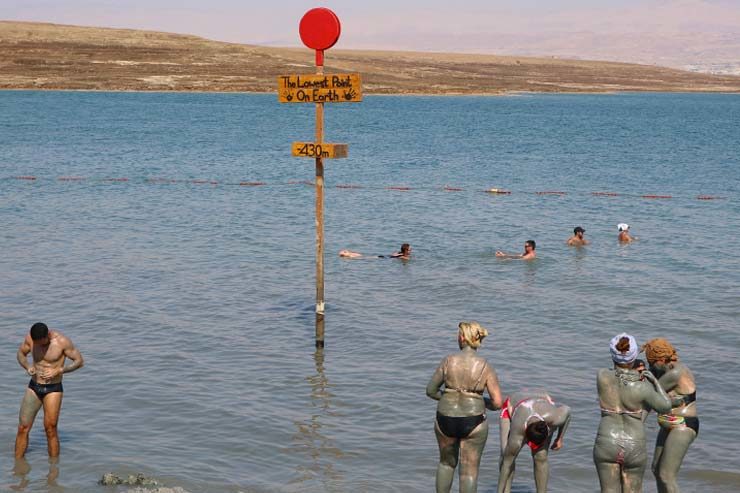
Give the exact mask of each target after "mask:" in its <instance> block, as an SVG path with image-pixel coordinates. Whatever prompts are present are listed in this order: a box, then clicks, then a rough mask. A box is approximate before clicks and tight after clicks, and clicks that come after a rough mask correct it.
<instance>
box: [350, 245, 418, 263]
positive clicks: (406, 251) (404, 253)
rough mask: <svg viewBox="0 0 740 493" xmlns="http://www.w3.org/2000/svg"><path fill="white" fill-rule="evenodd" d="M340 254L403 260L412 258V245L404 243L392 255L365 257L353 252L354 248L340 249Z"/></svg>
mask: <svg viewBox="0 0 740 493" xmlns="http://www.w3.org/2000/svg"><path fill="white" fill-rule="evenodd" d="M339 256H340V257H342V258H350V259H352V258H400V259H401V260H408V259H410V258H411V245H410V244H408V243H404V244H403V245H401V250H400V251H398V252H394V253H391V254H390V255H377V256H375V257H365V256H364V255H363V254H361V253H360V252H353V251H352V250H340V251H339Z"/></svg>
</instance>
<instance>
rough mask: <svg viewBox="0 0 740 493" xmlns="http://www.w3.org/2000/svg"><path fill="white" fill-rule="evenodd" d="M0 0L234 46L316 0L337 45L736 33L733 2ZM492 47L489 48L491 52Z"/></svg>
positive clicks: (268, 40)
mask: <svg viewBox="0 0 740 493" xmlns="http://www.w3.org/2000/svg"><path fill="white" fill-rule="evenodd" d="M457 3H458V4H459V5H460V6H455V4H454V3H453V2H451V1H450V0H365V1H360V0H326V1H323V2H316V1H305V0H280V1H272V2H270V1H264V0H259V1H258V0H239V1H237V0H208V1H202V0H201V1H195V0H0V19H4V20H29V21H46V22H55V23H62V24H77V25H91V26H107V27H128V28H136V29H152V30H158V31H168V32H178V33H189V34H196V35H199V36H204V37H207V38H210V39H217V40H222V41H233V42H241V43H256V44H271V45H282V46H289V45H299V44H300V41H299V38H298V32H297V31H298V27H297V26H298V21H299V20H300V18H301V16H302V15H303V13H304V12H305V11H306V10H308V9H309V8H312V7H315V6H326V7H329V8H331V9H332V10H334V11H335V12H336V13H337V15H338V16H339V17H340V19H341V21H342V38H341V39H340V42H339V44H338V45H337V47H341V48H384V49H388V48H397V49H416V50H428V49H444V48H448V49H450V50H453V51H460V50H463V51H465V50H471V49H473V50H475V51H486V50H487V49H488V48H489V47H488V46H486V44H487V43H489V44H493V45H495V44H496V43H495V42H492V41H491V40H492V39H495V36H496V35H499V34H500V35H502V36H503V37H502V38H501V39H505V40H507V41H506V42H508V43H511V42H515V41H516V39H517V37H527V36H533V35H541V34H543V33H578V32H594V33H598V34H624V33H630V32H651V33H666V34H668V33H670V34H676V33H686V32H693V33H696V32H707V33H713V34H718V33H730V34H732V33H734V34H737V33H738V32H739V31H740V0H515V1H503V0H460V1H459V2H457ZM497 48H499V47H498V46H491V47H490V49H491V50H492V51H495V50H496V49H497Z"/></svg>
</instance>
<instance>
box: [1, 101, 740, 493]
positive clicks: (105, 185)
mask: <svg viewBox="0 0 740 493" xmlns="http://www.w3.org/2000/svg"><path fill="white" fill-rule="evenodd" d="M312 125H313V109H312V108H311V107H309V106H301V105H279V104H278V103H277V101H276V97H275V96H274V95H235V94H229V95H222V94H124V93H117V94H113V93H73V92H2V93H0V165H1V166H2V168H1V169H2V172H0V221H1V223H2V225H3V234H2V236H1V238H2V243H1V244H0V245H1V246H2V252H3V254H2V256H0V276H1V278H0V279H1V281H2V286H3V290H2V293H1V294H0V314H2V316H1V317H0V324H2V330H0V344H2V347H3V348H4V350H3V356H2V358H0V372H2V374H3V375H4V376H5V377H4V378H3V379H0V395H2V397H3V398H2V399H1V400H0V489H2V490H4V491H5V490H10V489H11V488H12V487H15V486H17V485H21V486H23V490H24V491H31V492H35V491H47V490H49V491H51V490H54V491H56V490H58V489H59V490H62V491H83V492H102V491H109V490H107V489H105V488H103V487H99V486H97V485H96V484H95V483H96V481H97V480H98V479H99V478H100V476H101V475H102V474H103V473H105V472H108V471H114V472H116V473H118V474H124V473H129V472H143V473H145V474H148V475H151V476H153V477H156V478H157V479H158V480H159V481H161V482H162V483H164V484H165V485H168V486H179V487H182V488H185V489H186V490H187V491H190V492H237V491H244V492H252V491H254V492H263V491H264V492H267V491H270V492H274V491H285V492H299V491H300V492H304V491H308V492H323V491H336V492H342V491H368V492H371V491H372V492H375V491H398V492H407V491H420V492H421V491H430V490H431V489H432V488H433V483H434V470H435V467H436V460H437V452H436V442H435V439H434V435H433V431H432V422H433V421H432V420H433V418H434V413H435V402H434V401H432V400H430V399H428V398H426V396H425V394H424V387H425V385H426V383H427V381H428V379H429V377H430V376H431V374H432V372H433V370H434V369H435V367H436V365H437V364H438V362H439V361H440V359H441V358H442V357H443V356H444V355H445V354H447V353H449V352H452V351H454V350H455V349H456V342H455V337H456V325H457V322H459V321H460V320H465V319H474V320H478V321H480V322H481V323H482V324H483V325H485V326H487V327H489V328H490V329H491V337H490V338H488V339H487V340H486V341H485V343H484V346H483V347H482V349H481V353H482V354H483V355H485V356H486V357H487V358H488V360H489V362H491V364H492V365H493V366H494V367H495V368H496V369H497V372H498V374H499V379H500V381H501V385H502V389H503V390H504V392H511V391H514V390H517V389H520V388H546V389H548V390H549V391H550V392H551V393H552V394H553V395H554V397H555V398H556V400H559V401H562V402H564V403H566V404H568V405H570V406H571V408H572V409H573V412H574V418H573V423H572V425H571V428H570V429H569V431H568V434H567V435H566V438H565V447H564V449H563V450H562V451H561V452H559V453H553V454H552V455H551V461H550V464H551V473H552V477H551V482H550V486H551V488H550V489H551V491H555V492H570V491H595V490H596V489H597V484H598V481H597V477H596V472H595V469H594V467H593V464H592V461H591V447H592V445H593V440H594V436H595V433H596V426H597V423H598V419H599V413H598V406H597V402H596V390H595V375H596V370H597V368H601V367H605V366H608V365H609V364H610V359H609V353H608V346H607V344H608V340H609V339H610V338H611V337H612V336H613V335H614V334H616V333H618V332H621V331H623V330H625V331H628V332H631V333H633V334H634V335H635V336H636V337H637V338H638V341H639V342H644V341H645V340H647V339H648V338H650V337H655V336H664V337H667V338H669V339H670V340H671V341H673V342H674V344H675V345H676V346H677V348H678V350H679V354H680V356H681V357H682V359H683V360H684V361H685V362H686V363H687V364H688V366H689V367H690V368H691V369H692V370H693V372H694V373H695V375H696V378H697V384H698V398H699V403H698V404H699V411H700V416H701V432H700V436H699V439H698V440H697V441H696V442H695V443H694V445H692V447H691V449H690V451H689V454H688V457H687V459H686V461H685V464H684V467H683V469H682V473H681V478H680V483H681V485H682V488H683V489H682V491H702V492H707V491H730V490H737V489H740V466H738V460H737V457H738V456H739V455H740V431H738V429H737V426H736V425H735V420H734V417H735V416H736V414H737V405H736V396H737V395H738V393H740V384H739V383H738V381H737V377H738V373H737V354H738V350H739V349H740V328H738V323H737V321H738V315H739V314H740V289H739V286H740V269H739V267H740V254H738V252H737V248H736V247H735V244H736V243H737V240H738V238H739V237H740V215H739V214H738V213H739V212H740V205H739V201H738V198H739V195H738V191H739V184H740V180H739V178H740V171H739V169H740V168H739V167H738V166H739V165H740V157H739V156H740V131H739V130H738V129H739V128H740V97H738V96H733V95H667V94H649V95H638V94H623V95H593V96H588V95H582V96H571V95H557V96H553V95H550V96H538V95H531V96H528V95H525V96H519V97H508V98H478V97H447V98H439V97H430V98H424V97H368V98H366V100H365V101H364V102H363V103H360V104H358V105H348V106H342V105H337V106H336V107H335V106H331V107H328V108H327V140H329V141H332V142H347V143H349V144H350V157H349V159H346V160H337V161H332V162H329V163H328V164H327V170H326V180H327V200H326V250H327V256H326V299H327V316H326V317H327V318H326V332H327V337H326V340H327V342H326V344H327V347H326V350H325V352H324V353H323V354H315V353H314V349H313V345H314V343H313V333H314V317H313V303H314V257H313V255H314V248H315V246H314V217H313V214H314V203H313V200H314V199H313V189H312V188H311V187H309V186H306V185H302V184H296V183H290V182H298V181H303V180H311V179H312V177H313V163H312V161H310V160H302V159H297V158H292V157H290V155H289V154H290V143H291V142H292V141H294V140H310V139H311V137H312V134H313V129H312ZM27 175H33V176H36V177H37V179H36V180H34V181H29V180H17V179H14V178H13V177H16V176H27ZM70 176H78V177H84V178H85V179H84V180H80V181H60V180H58V178H59V177H70ZM110 178H128V181H126V182H110V181H104V180H106V179H110ZM153 178H154V179H167V180H179V181H178V182H177V183H166V182H162V181H157V182H152V181H149V180H150V179H153ZM193 180H208V181H217V182H218V184H215V185H212V184H200V183H193V182H192V181H193ZM240 181H262V182H265V183H266V185H264V186H259V187H244V186H238V185H234V183H239V182H240ZM341 184H357V185H361V186H363V187H364V188H360V189H341V188H335V186H336V185H341ZM445 185H448V186H450V187H459V188H462V189H464V190H463V191H459V192H444V191H442V190H441V189H442V187H444V186H445ZM389 186H406V187H410V188H412V189H411V190H409V191H406V192H401V191H395V190H386V189H385V188H386V187H389ZM491 187H498V188H506V189H508V190H511V191H512V192H513V193H512V194H511V195H490V194H486V193H482V192H481V190H484V189H488V188H491ZM537 191H564V192H568V193H567V195H537V194H535V193H534V192H537ZM603 191H608V192H614V193H618V194H620V195H619V196H616V197H604V196H594V195H592V194H591V193H592V192H603ZM645 194H656V195H671V196H673V198H672V199H645V198H641V197H640V196H641V195H645ZM700 194H702V195H711V196H719V197H724V198H723V199H721V200H707V201H704V200H697V199H696V196H697V195H700ZM619 222H627V223H629V224H630V225H631V227H632V232H633V233H634V234H635V235H636V236H638V237H639V238H640V240H639V241H638V242H637V243H635V244H632V245H629V246H620V245H618V244H617V241H616V233H617V231H616V225H617V223H619ZM576 225H582V226H583V227H584V228H586V230H587V232H586V236H587V238H589V239H591V240H592V245H591V246H589V247H587V248H584V249H580V250H576V249H570V248H567V247H566V246H565V245H564V241H565V240H566V239H567V237H568V236H569V234H570V232H571V231H572V229H573V227H574V226H576ZM530 238H531V239H535V240H536V241H537V245H538V248H537V251H538V256H539V258H538V260H537V261H535V262H531V263H524V262H518V261H503V260H499V259H497V258H495V256H494V255H493V252H494V250H496V249H503V250H508V251H516V252H518V251H520V250H521V249H522V244H523V242H524V240H526V239H530ZM404 241H407V242H409V243H411V244H412V246H413V248H414V258H413V259H412V260H411V261H409V262H408V263H402V262H400V261H390V260H372V261H344V260H341V259H339V258H338V257H337V255H336V252H338V251H339V250H340V249H342V248H351V249H354V250H360V251H363V252H366V253H371V254H382V253H389V252H392V251H394V250H396V249H397V248H398V246H399V245H400V243H401V242H404ZM39 320H41V321H46V322H47V323H48V324H49V325H50V326H51V327H53V328H57V329H59V330H61V331H63V332H64V333H65V334H67V335H68V336H70V337H71V338H72V339H73V341H74V342H75V343H76V344H77V346H78V347H79V348H80V350H81V351H82V353H83V354H84V356H85V358H86V366H85V368H83V369H82V370H80V371H79V372H77V373H74V374H72V375H69V376H67V377H66V378H65V390H66V393H65V401H64V409H63V412H62V417H61V421H60V433H61V440H62V458H61V461H60V463H59V465H58V471H55V473H56V472H58V477H57V478H56V479H55V480H54V481H52V483H53V484H52V486H49V485H48V484H47V482H48V480H47V474H48V473H49V470H50V467H49V465H48V463H47V460H46V457H45V455H46V451H45V437H44V434H43V429H42V428H43V427H42V426H41V422H40V421H37V424H36V427H35V428H34V430H33V431H32V436H31V446H30V449H29V452H28V462H29V465H30V467H31V470H30V472H28V473H27V474H25V475H13V472H12V468H13V460H12V448H13V439H14V435H15V426H16V422H17V412H18V405H19V403H20V399H21V396H22V393H23V388H24V386H25V384H26V383H27V377H26V376H25V375H24V373H23V372H22V370H21V369H20V367H19V366H18V365H17V363H16V362H15V351H16V349H17V347H18V344H19V343H20V341H21V339H22V337H23V336H24V334H25V333H26V332H27V330H28V328H29V327H30V325H31V324H32V323H33V322H36V321H39ZM491 423H492V424H494V423H495V420H492V421H491ZM655 434H656V424H655V418H654V416H653V417H650V418H649V419H648V436H649V439H650V440H651V442H652V440H653V439H654V437H655ZM497 435H498V430H497V426H493V427H492V428H491V435H490V436H489V442H488V447H487V449H486V453H485V455H484V458H483V464H482V466H481V476H480V481H479V491H483V492H490V491H495V486H496V480H497V467H496V463H497V458H498V436H497ZM651 447H652V443H651ZM530 462H531V461H529V460H528V458H527V456H526V454H524V453H523V454H522V455H521V457H520V460H519V468H518V470H517V478H516V480H515V489H516V491H518V492H527V491H533V480H532V476H531V465H530ZM645 486H646V488H645V489H646V491H648V492H652V491H655V487H654V483H653V480H652V475H651V473H650V472H649V471H648V472H647V473H646V476H645Z"/></svg>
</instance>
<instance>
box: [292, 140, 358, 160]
mask: <svg viewBox="0 0 740 493" xmlns="http://www.w3.org/2000/svg"><path fill="white" fill-rule="evenodd" d="M348 150H349V146H348V145H347V144H329V143H326V142H322V143H321V144H318V143H315V142H293V156H295V157H321V158H326V159H339V158H343V157H347V152H348Z"/></svg>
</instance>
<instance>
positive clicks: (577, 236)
mask: <svg viewBox="0 0 740 493" xmlns="http://www.w3.org/2000/svg"><path fill="white" fill-rule="evenodd" d="M585 232H586V230H585V229H583V228H582V227H580V226H576V227H575V228H573V236H571V237H570V238H568V241H566V242H565V243H566V244H567V245H568V246H585V245H588V244H589V243H591V242H590V241H588V240H587V239H585V238H584V237H583V233H585Z"/></svg>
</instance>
